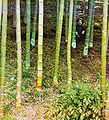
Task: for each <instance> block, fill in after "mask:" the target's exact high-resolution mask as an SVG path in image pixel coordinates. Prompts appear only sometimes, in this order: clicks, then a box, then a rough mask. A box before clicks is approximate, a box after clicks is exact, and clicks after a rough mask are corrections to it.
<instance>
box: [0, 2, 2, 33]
mask: <svg viewBox="0 0 109 120" xmlns="http://www.w3.org/2000/svg"><path fill="white" fill-rule="evenodd" d="M1 21H2V0H0V32H1V24H2V23H1Z"/></svg>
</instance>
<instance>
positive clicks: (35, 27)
mask: <svg viewBox="0 0 109 120" xmlns="http://www.w3.org/2000/svg"><path fill="white" fill-rule="evenodd" d="M8 2H9V1H8V0H3V1H2V0H1V1H0V28H1V29H0V30H1V35H2V37H1V49H0V50H1V56H0V57H1V59H0V117H1V119H3V118H4V105H3V101H4V90H5V67H6V66H5V64H6V41H7V15H8V14H7V12H8ZM20 2H22V1H20V0H16V17H15V18H14V20H15V19H16V21H13V22H15V24H16V46H17V48H16V51H17V61H16V63H17V67H16V69H17V71H16V74H17V75H16V80H17V81H16V82H17V83H16V84H17V85H16V105H15V106H16V108H20V107H21V104H22V103H21V98H22V94H21V89H22V88H21V86H22V70H23V69H27V70H28V69H29V68H30V67H31V58H30V52H31V50H30V47H31V48H33V49H34V47H35V46H38V48H37V49H38V51H37V61H36V66H37V70H36V73H37V78H36V79H35V81H36V88H35V90H38V91H41V90H42V87H43V86H42V83H43V59H44V58H43V57H44V53H43V47H44V41H43V38H44V34H43V33H44V30H43V29H44V28H43V27H44V22H43V20H44V1H43V0H39V1H38V0H35V6H34V7H35V10H34V17H33V24H32V35H31V2H32V1H30V0H26V8H25V14H24V22H25V24H26V35H25V36H26V37H25V40H26V45H25V46H26V55H25V56H26V58H25V61H26V64H25V68H23V60H22V50H23V48H22V46H21V42H22V38H21V29H22V25H21V16H20V12H21V11H20V10H21V9H20ZM77 2H78V1H77V0H70V1H69V0H60V1H59V0H57V23H56V38H55V43H56V48H55V49H56V51H55V55H54V56H55V57H54V71H53V76H52V79H53V82H52V84H54V85H57V84H59V80H58V72H59V58H60V49H61V47H60V45H61V39H62V30H63V24H64V23H63V22H64V21H63V19H64V14H65V42H66V43H67V49H66V51H67V57H66V62H67V83H66V84H68V86H69V87H71V86H72V85H71V84H73V79H72V67H71V55H72V54H71V49H72V48H76V47H77V45H76V39H75V36H76V35H75V33H76V19H77V17H76V14H77ZM85 2H86V1H83V11H82V12H85V11H84V7H85ZM87 2H88V5H89V6H88V14H87V16H88V17H87V18H88V19H87V30H86V39H85V44H84V50H83V55H84V56H88V49H89V47H93V31H94V6H95V2H96V1H95V0H88V1H87ZM100 2H101V1H100ZM102 3H103V23H102V45H101V46H102V48H101V88H102V90H103V95H102V99H103V101H105V103H106V109H105V111H103V112H104V114H105V119H108V118H109V111H108V110H109V105H108V102H109V101H108V97H109V95H108V94H106V55H107V48H108V32H107V31H108V0H104V1H103V2H102ZM2 4H3V5H2ZM2 6H3V8H2ZM64 8H65V9H64ZM64 11H65V12H64ZM2 12H3V14H2ZM13 16H14V15H13ZM51 19H52V18H51ZM1 21H2V22H1ZM1 24H2V27H1ZM36 31H37V32H38V33H36ZM49 34H50V33H49ZM36 35H37V37H38V38H36ZM36 39H38V44H37V45H36V43H35V40H36ZM7 42H8V41H7ZM106 95H107V97H106ZM106 98H107V99H106Z"/></svg>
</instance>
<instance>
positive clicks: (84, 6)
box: [83, 0, 85, 12]
mask: <svg viewBox="0 0 109 120" xmlns="http://www.w3.org/2000/svg"><path fill="white" fill-rule="evenodd" d="M83 12H85V0H83Z"/></svg>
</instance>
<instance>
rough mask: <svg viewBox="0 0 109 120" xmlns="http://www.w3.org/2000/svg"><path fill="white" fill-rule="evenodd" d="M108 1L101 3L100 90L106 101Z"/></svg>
mask: <svg viewBox="0 0 109 120" xmlns="http://www.w3.org/2000/svg"><path fill="white" fill-rule="evenodd" d="M107 4H108V0H104V3H103V24H102V46H101V89H102V90H103V95H102V99H103V100H106V52H107V50H106V48H107V15H108V13H107V10H108V7H107Z"/></svg>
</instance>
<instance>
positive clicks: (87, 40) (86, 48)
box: [83, 0, 93, 55]
mask: <svg viewBox="0 0 109 120" xmlns="http://www.w3.org/2000/svg"><path fill="white" fill-rule="evenodd" d="M92 8H93V0H89V10H88V23H87V31H86V39H85V45H84V52H83V54H84V55H88V46H89V38H90V31H91V21H92Z"/></svg>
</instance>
